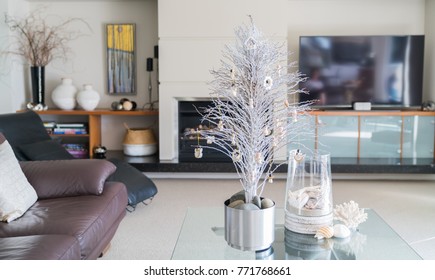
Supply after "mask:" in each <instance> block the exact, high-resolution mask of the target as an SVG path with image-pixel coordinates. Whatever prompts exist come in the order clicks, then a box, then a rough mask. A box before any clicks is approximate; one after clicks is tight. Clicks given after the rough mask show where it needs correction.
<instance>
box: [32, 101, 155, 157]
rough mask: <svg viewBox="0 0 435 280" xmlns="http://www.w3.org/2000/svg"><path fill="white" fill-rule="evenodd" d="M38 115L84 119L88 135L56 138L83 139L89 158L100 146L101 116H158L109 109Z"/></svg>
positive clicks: (49, 111) (150, 113) (144, 111)
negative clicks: (87, 146)
mask: <svg viewBox="0 0 435 280" xmlns="http://www.w3.org/2000/svg"><path fill="white" fill-rule="evenodd" d="M36 113H38V114H39V115H52V116H64V117H65V116H66V118H68V117H72V116H81V117H83V118H84V122H86V123H87V124H88V134H84V135H56V136H57V137H77V138H81V139H83V138H84V139H85V141H86V142H87V143H89V157H92V156H93V150H94V148H95V147H97V146H99V145H101V144H102V143H101V117H102V116H123V117H125V116H136V117H140V116H143V117H147V116H158V115H159V111H157V110H134V111H114V110H110V109H96V110H93V111H84V110H47V111H36Z"/></svg>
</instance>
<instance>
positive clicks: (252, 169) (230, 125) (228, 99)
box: [195, 19, 310, 202]
mask: <svg viewBox="0 0 435 280" xmlns="http://www.w3.org/2000/svg"><path fill="white" fill-rule="evenodd" d="M288 56H289V53H288V51H287V50H286V49H285V46H284V44H281V43H277V42H271V41H269V40H267V39H265V38H264V36H263V35H262V34H261V33H260V31H259V30H258V29H257V28H256V27H255V25H254V23H253V22H252V19H251V25H250V26H241V27H239V28H238V29H236V43H235V45H234V46H226V47H225V49H224V51H223V57H224V59H225V60H221V67H220V68H219V69H218V70H212V71H211V74H212V75H213V77H214V80H213V81H212V83H211V86H212V92H211V97H212V101H213V106H210V107H208V108H205V109H203V111H202V112H201V114H202V120H203V123H207V124H208V125H209V127H210V126H214V127H215V129H208V130H201V131H198V132H197V133H198V134H199V135H201V137H203V138H205V139H207V143H208V144H212V143H213V144H214V145H202V146H200V145H198V147H197V148H196V149H195V156H196V157H202V149H203V148H209V149H216V150H218V151H220V152H222V153H224V154H225V155H227V156H228V157H230V158H231V159H232V161H233V163H234V166H235V168H236V170H237V173H238V175H239V177H240V180H241V184H242V186H243V188H244V190H245V201H247V202H251V201H252V200H253V198H254V197H255V196H261V193H262V192H263V189H264V186H265V184H266V183H267V182H273V180H272V178H273V176H272V174H273V172H274V171H275V170H276V169H277V168H278V166H279V165H280V164H273V163H274V162H273V161H274V151H276V150H277V149H280V148H283V147H286V146H287V145H288V144H289V143H290V142H293V143H295V142H298V141H301V140H302V142H303V140H304V139H307V138H306V137H307V136H308V134H310V132H309V131H310V129H309V128H308V127H307V126H308V125H309V122H308V121H304V118H303V115H305V114H306V111H308V110H309V109H310V108H309V105H310V102H308V103H303V104H301V103H294V102H289V100H290V99H291V98H290V97H291V95H294V94H299V93H304V91H303V90H301V89H299V88H298V84H299V82H301V81H303V80H304V77H303V75H302V74H301V73H299V72H295V71H293V72H291V70H292V68H294V67H295V63H294V62H291V63H288ZM305 119H307V118H305ZM301 145H303V144H302V143H301ZM263 174H265V175H266V176H262V175H263Z"/></svg>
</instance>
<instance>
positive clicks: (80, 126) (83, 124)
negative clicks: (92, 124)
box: [56, 123, 87, 128]
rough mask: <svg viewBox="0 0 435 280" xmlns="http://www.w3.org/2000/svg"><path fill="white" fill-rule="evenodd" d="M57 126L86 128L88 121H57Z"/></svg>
mask: <svg viewBox="0 0 435 280" xmlns="http://www.w3.org/2000/svg"><path fill="white" fill-rule="evenodd" d="M56 127H57V128H86V127H87V124H86V123H57V124H56Z"/></svg>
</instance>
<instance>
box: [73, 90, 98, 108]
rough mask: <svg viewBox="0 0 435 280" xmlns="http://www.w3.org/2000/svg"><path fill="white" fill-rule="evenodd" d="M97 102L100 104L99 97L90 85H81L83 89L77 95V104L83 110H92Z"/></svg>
mask: <svg viewBox="0 0 435 280" xmlns="http://www.w3.org/2000/svg"><path fill="white" fill-rule="evenodd" d="M98 102H100V95H99V94H98V92H96V91H95V90H94V89H93V88H92V85H83V89H82V90H80V91H79V92H78V93H77V103H78V104H79V105H80V107H81V108H83V110H86V111H92V110H94V109H95V108H96V107H97V105H98Z"/></svg>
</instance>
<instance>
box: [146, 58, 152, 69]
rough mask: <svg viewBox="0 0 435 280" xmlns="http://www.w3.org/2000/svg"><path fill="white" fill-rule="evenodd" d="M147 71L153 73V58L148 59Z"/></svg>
mask: <svg viewBox="0 0 435 280" xmlns="http://www.w3.org/2000/svg"><path fill="white" fill-rule="evenodd" d="M147 71H148V72H152V71H153V59H152V58H151V57H148V58H147Z"/></svg>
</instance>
